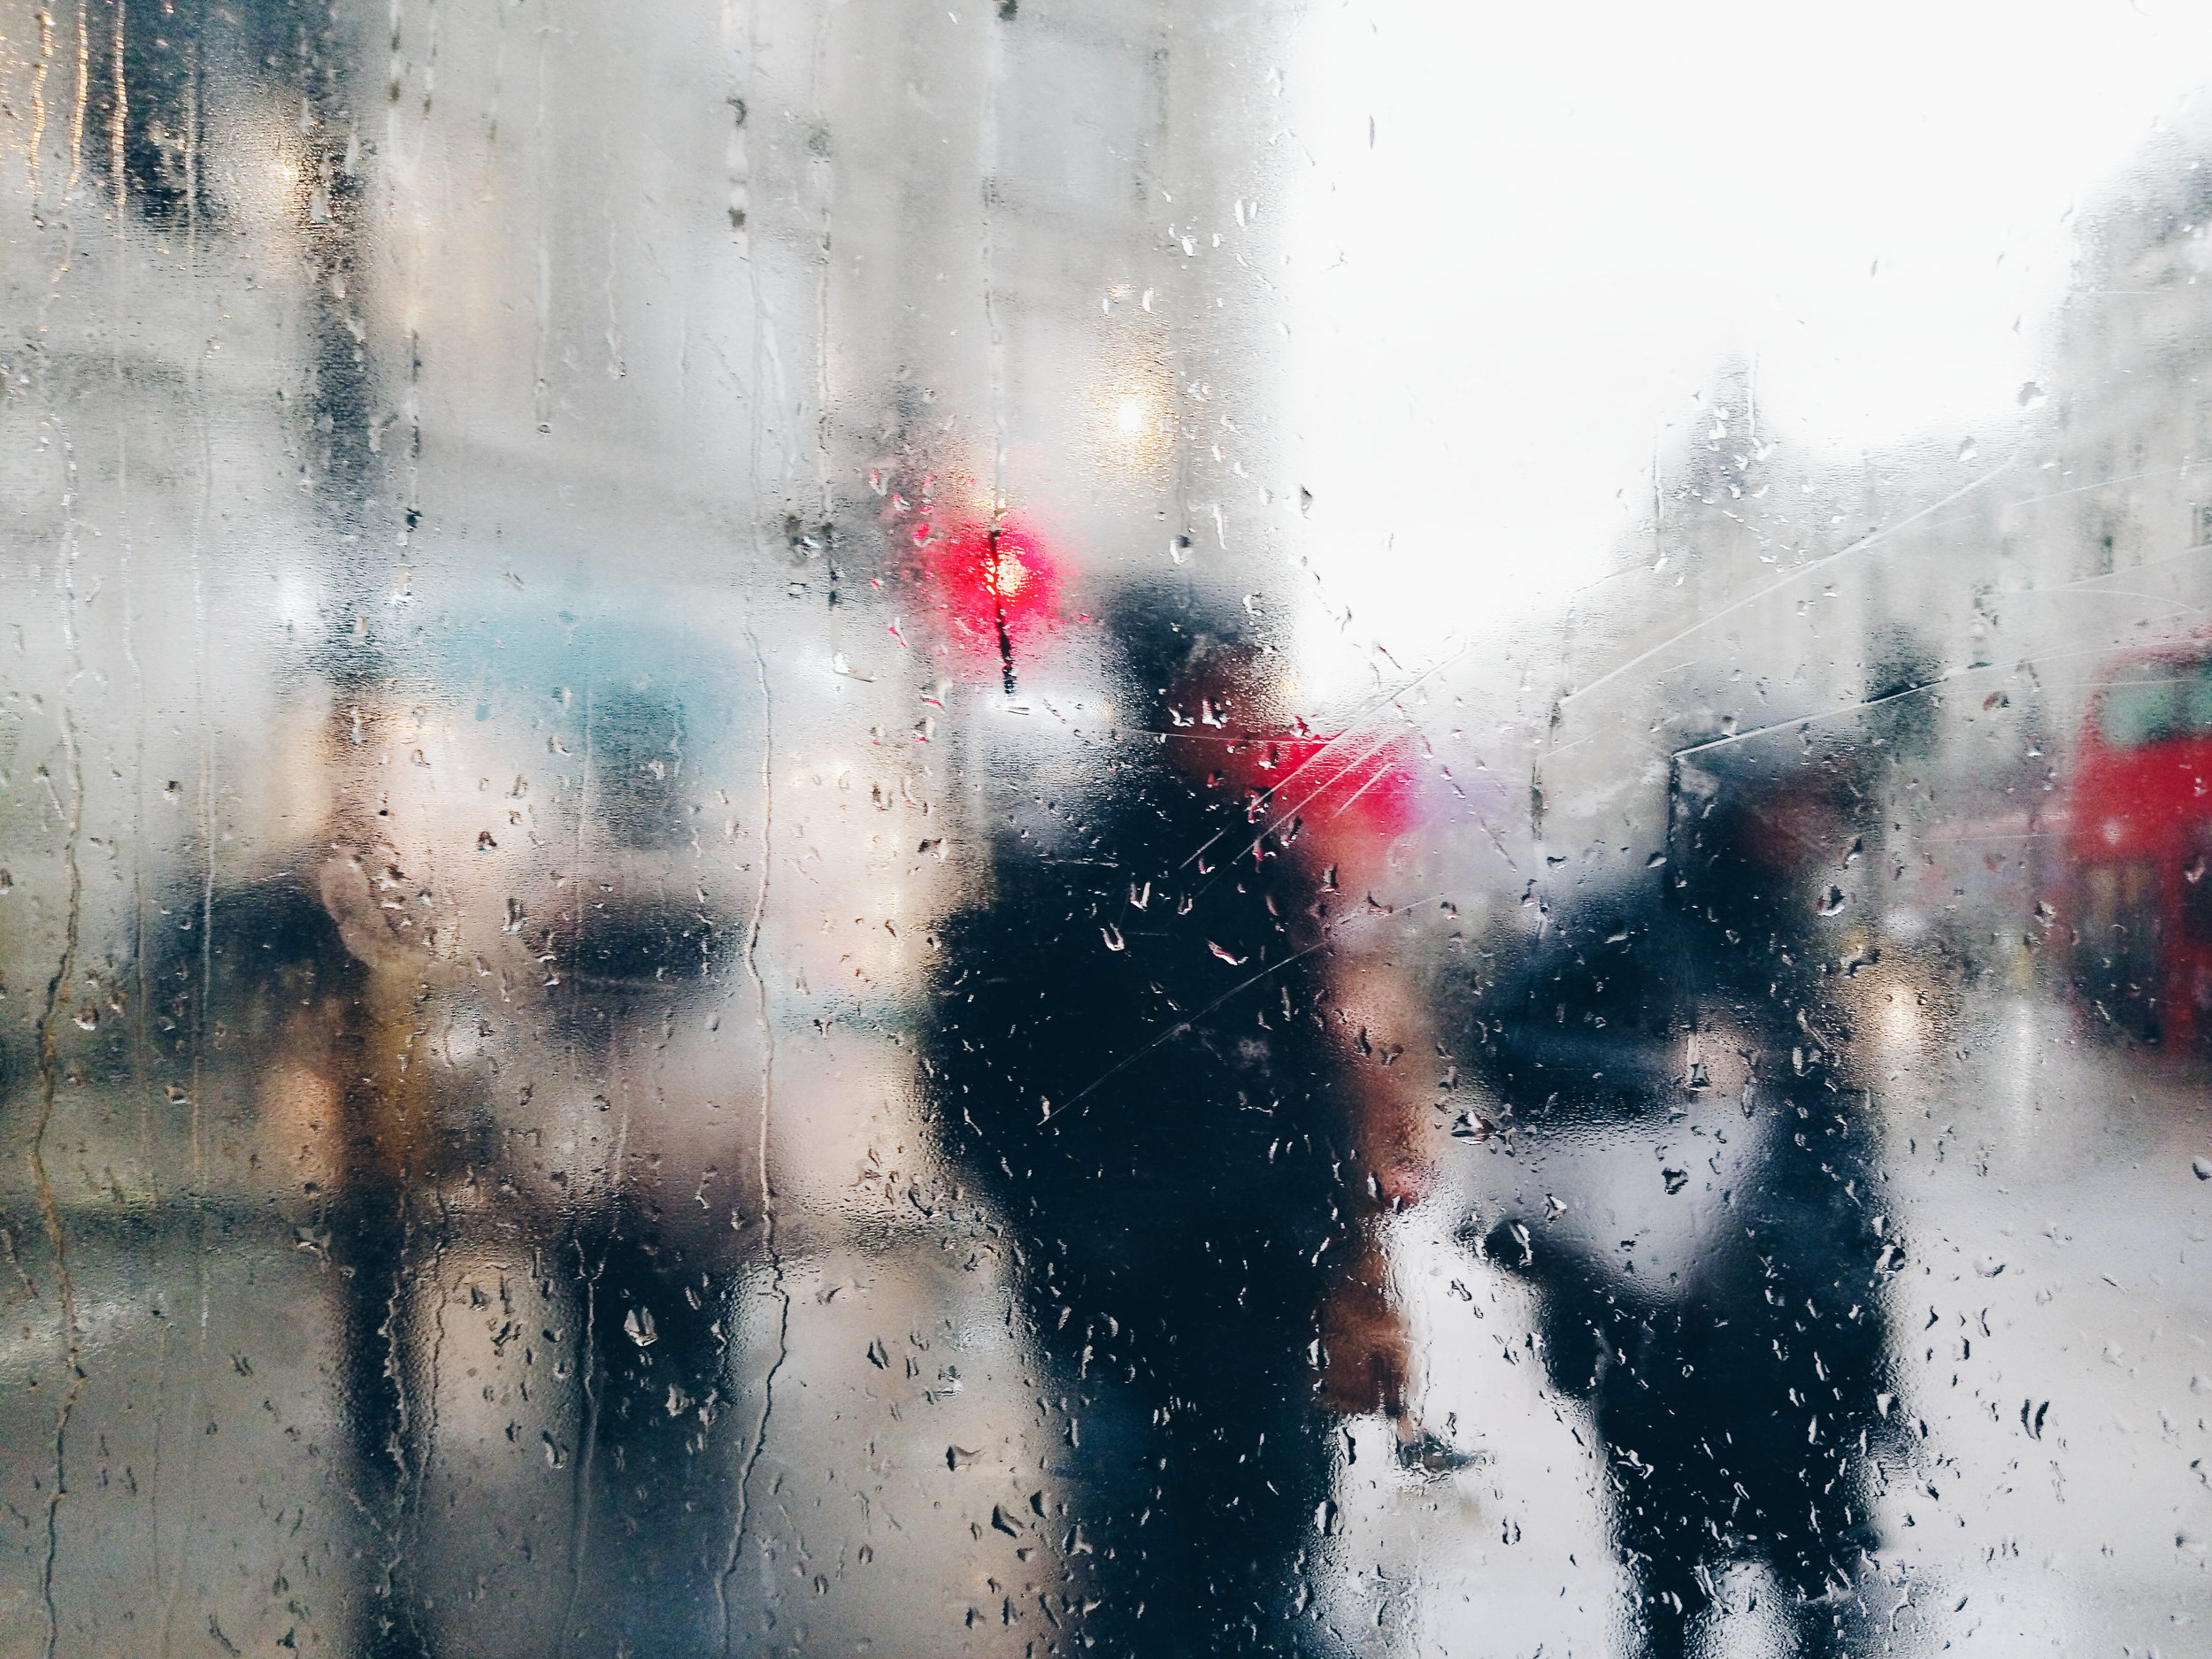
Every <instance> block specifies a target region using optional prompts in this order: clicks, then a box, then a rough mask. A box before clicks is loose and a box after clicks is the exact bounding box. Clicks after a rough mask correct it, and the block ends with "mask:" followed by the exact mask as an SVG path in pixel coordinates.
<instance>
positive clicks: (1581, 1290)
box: [1485, 759, 1893, 1659]
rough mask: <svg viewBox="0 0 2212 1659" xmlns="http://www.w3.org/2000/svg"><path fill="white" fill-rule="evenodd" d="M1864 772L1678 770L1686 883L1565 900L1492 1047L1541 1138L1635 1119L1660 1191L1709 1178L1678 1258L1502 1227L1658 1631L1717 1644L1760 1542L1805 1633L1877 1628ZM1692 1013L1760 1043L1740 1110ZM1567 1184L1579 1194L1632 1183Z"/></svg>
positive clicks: (1679, 856) (1741, 1042)
mask: <svg viewBox="0 0 2212 1659" xmlns="http://www.w3.org/2000/svg"><path fill="white" fill-rule="evenodd" d="M1862 782H1863V780H1862V779H1861V778H1860V777H1859V776H1858V775H1857V773H1856V772H1855V770H1854V768H1853V767H1851V766H1850V765H1849V764H1833V765H1823V764H1819V763H1817V762H1816V763H1813V764H1806V765H1790V766H1787V767H1784V768H1782V769H1780V770H1779V771H1775V770H1771V769H1768V770H1762V769H1761V768H1760V767H1759V766H1758V765H1757V764H1755V763H1754V762H1752V761H1751V760H1749V759H1747V760H1745V761H1744V762H1743V763H1742V764H1738V765H1736V766H1734V767H1732V768H1722V769H1717V770H1716V772H1714V773H1713V774H1710V775H1709V776H1708V777H1707V778H1705V779H1704V780H1703V787H1701V788H1699V789H1695V790H1681V789H1678V791H1677V795H1676V801H1675V813H1676V818H1675V826H1674V833H1673V841H1672V845H1671V849H1670V855H1671V856H1670V858H1669V860H1668V861H1667V864H1665V865H1664V866H1663V870H1664V874H1663V877H1662V878H1661V879H1663V880H1665V881H1667V882H1668V883H1669V886H1668V887H1667V888H1666V889H1664V891H1665V892H1666V894H1667V895H1668V897H1666V898H1662V897H1661V896H1660V895H1658V894H1657V893H1646V894H1644V895H1640V896H1638V897H1636V898H1633V899H1623V898H1619V897H1616V898H1615V899H1613V900H1612V901H1611V902H1604V903H1596V902H1594V903H1591V904H1588V905H1586V906H1584V907H1583V908H1582V909H1581V910H1579V911H1577V912H1570V913H1569V914H1566V915H1563V916H1561V917H1558V918H1555V921H1556V931H1555V933H1553V935H1552V937H1551V939H1550V940H1549V941H1548V943H1547V945H1546V947H1545V948H1544V949H1541V950H1540V951H1539V952H1538V953H1536V955H1535V956H1534V957H1533V958H1532V960H1531V962H1530V963H1529V964H1526V965H1525V968H1524V970H1523V973H1522V975H1521V978H1520V979H1519V982H1518V984H1517V987H1516V990H1515V995H1516V996H1517V1000H1518V1003H1519V1006H1518V1007H1517V1008H1509V1009H1507V1010H1504V1011H1503V1018H1502V1020H1501V1021H1500V1022H1499V1024H1500V1025H1501V1027H1502V1034H1501V1036H1500V1038H1499V1039H1498V1041H1496V1042H1495V1043H1494V1044H1493V1045H1492V1047H1491V1048H1490V1050H1489V1064H1490V1067H1491V1071H1492V1079H1493V1082H1494V1085H1495V1086H1496V1087H1499V1089H1500V1091H1501V1093H1502V1094H1503V1096H1504V1097H1505V1099H1506V1101H1507V1102H1508V1103H1509V1107H1510V1108H1511V1110H1513V1111H1514V1113H1515V1114H1516V1115H1517V1118H1518V1120H1519V1121H1518V1128H1517V1133H1518V1135H1519V1139H1520V1142H1521V1144H1522V1145H1523V1146H1524V1147H1530V1148H1540V1147H1542V1146H1543V1145H1544V1144H1545V1142H1546V1140H1547V1138H1548V1136H1551V1135H1553V1134H1555V1133H1564V1134H1569V1135H1574V1136H1579V1137H1582V1138H1584V1140H1585V1141H1588V1139H1589V1138H1590V1137H1592V1136H1593V1135H1596V1136H1600V1137H1603V1136H1605V1135H1606V1134H1607V1133H1608V1131H1610V1133H1611V1135H1612V1136H1613V1137H1615V1138H1617V1140H1618V1141H1619V1142H1620V1144H1623V1145H1626V1146H1630V1147H1632V1148H1634V1149H1635V1150H1636V1151H1638V1152H1639V1153H1641V1151H1642V1140H1641V1139H1640V1138H1639V1136H1640V1135H1646V1134H1647V1135H1650V1136H1655V1137H1657V1138H1658V1140H1657V1144H1658V1146H1659V1149H1660V1150H1661V1152H1662V1153H1663V1157H1662V1159H1661V1160H1660V1161H1658V1162H1657V1163H1655V1164H1654V1163H1646V1162H1642V1161H1641V1160H1640V1159H1636V1160H1621V1161H1620V1163H1621V1165H1622V1167H1630V1168H1632V1169H1633V1170H1634V1171H1635V1173H1634V1175H1633V1177H1632V1179H1635V1180H1638V1181H1640V1182H1645V1183H1649V1184H1650V1186H1651V1190H1652V1192H1653V1193H1654V1194H1659V1193H1661V1192H1663V1193H1664V1194H1665V1196H1664V1197H1663V1198H1661V1199H1659V1200H1658V1202H1660V1203H1662V1204H1678V1203H1679V1204H1684V1205H1688V1204H1692V1203H1695V1202H1701V1201H1702V1202H1705V1203H1707V1204H1708V1205H1709V1210H1708V1216H1709V1219H1708V1220H1707V1221H1706V1222H1705V1223H1704V1224H1703V1225H1702V1228H1701V1234H1700V1236H1699V1237H1698V1239H1697V1241H1696V1245H1695V1248H1694V1252H1693V1254H1692V1255H1691V1256H1690V1258H1689V1259H1687V1260H1686V1261H1680V1262H1678V1263H1675V1264H1674V1266H1673V1271H1668V1272H1660V1273H1655V1272H1652V1271H1648V1266H1647V1264H1646V1270H1645V1271H1639V1264H1638V1263H1637V1262H1636V1261H1635V1259H1634V1256H1633V1254H1632V1253H1627V1259H1625V1260H1617V1259H1613V1258H1612V1257H1611V1256H1609V1253H1608V1252H1607V1251H1606V1250H1604V1249H1603V1248H1601V1247H1600V1246H1599V1245H1598V1244H1597V1243H1595V1242H1594V1241H1593V1240H1590V1239H1589V1238H1588V1237H1587V1236H1586V1234H1585V1235H1579V1236H1578V1235H1577V1234H1576V1233H1574V1232H1573V1231H1572V1230H1571V1229H1570V1228H1568V1227H1566V1226H1564V1225H1563V1226H1560V1227H1557V1228H1555V1227H1553V1226H1551V1225H1548V1221H1547V1220H1546V1219H1544V1218H1540V1217H1532V1216H1527V1215H1507V1216H1505V1217H1502V1218H1500V1219H1498V1220H1496V1221H1495V1222H1494V1224H1493V1225H1490V1226H1489V1228H1488V1232H1487V1238H1486V1241H1485V1242H1486V1248H1487V1251H1488V1253H1489V1254H1490V1255H1491V1256H1492V1257H1493V1259H1494V1261H1495V1262H1497V1263H1499V1264H1500V1265H1502V1266H1503V1267H1504V1268H1506V1269H1507V1270H1509V1271H1514V1272H1517V1273H1519V1274H1522V1275H1525V1276H1526V1277H1527V1278H1528V1279H1531V1280H1532V1282H1533V1283H1534V1284H1535V1285H1536V1286H1538V1287H1539V1289H1540V1293H1541V1298H1540V1314H1539V1327H1540V1332H1541V1335H1542V1340H1543V1345H1544V1354H1545V1357H1546V1362H1547V1365H1548V1370H1549V1372H1550V1375H1551V1377H1552V1379H1553V1381H1554V1383H1555V1385H1556V1386H1558V1387H1560V1388H1561V1389H1562V1390H1563V1391H1566V1392H1569V1393H1571V1394H1576V1395H1578V1396H1580V1397H1582V1398H1584V1399H1586V1401H1587V1402H1588V1403H1589V1409H1590V1411H1591V1414H1592V1419H1593V1422H1594V1426H1595V1428H1596V1431H1597V1433H1598V1436H1599V1438H1600V1440H1601V1448H1602V1451H1603V1455H1604V1475H1603V1481H1604V1487H1605V1491H1606V1494H1607V1497H1608V1500H1609V1506H1608V1507H1609V1517H1610V1524H1611V1529H1612V1533H1613V1539H1614V1543H1615V1546H1616V1548H1617V1551H1618V1554H1619V1556H1620V1559H1621V1561H1622V1563H1623V1564H1624V1567H1625V1568H1626V1569H1627V1571H1628V1573H1629V1577H1630V1581H1631V1584H1632V1586H1633V1591H1634V1594H1635V1597H1636V1603H1637V1615H1636V1632H1637V1649H1638V1651H1640V1653H1642V1654H1643V1655H1647V1659H1675V1656H1676V1655H1686V1654H1688V1653H1690V1652H1692V1651H1694V1650H1698V1649H1697V1640H1698V1633H1697V1632H1698V1626H1699V1624H1700V1623H1701V1621H1702V1620H1704V1619H1705V1618H1706V1617H1707V1616H1708V1614H1709V1610H1710V1609H1713V1608H1714V1607H1715V1605H1716V1603H1717V1600H1718V1598H1719V1594H1720V1580H1721V1578H1723V1577H1724V1575H1725V1574H1726V1573H1727V1572H1728V1571H1729V1570H1730V1569H1731V1568H1732V1567H1733V1566H1736V1565H1739V1564H1746V1563H1755V1564H1757V1565H1760V1566H1763V1568H1765V1569H1766V1570H1767V1571H1769V1572H1770V1574H1771V1575H1772V1576H1773V1578H1774V1579H1775V1580H1777V1581H1778V1586H1779V1589H1780V1591H1781V1593H1782V1594H1783V1597H1784V1600H1785V1603H1786V1618H1787V1622H1788V1623H1789V1624H1790V1625H1791V1627H1792V1629H1793V1632H1794V1639H1795V1644H1796V1647H1795V1651H1797V1652H1798V1653H1799V1654H1801V1655H1820V1654H1832V1655H1842V1654H1847V1653H1849V1652H1852V1651H1854V1644H1855V1642H1856V1641H1857V1640H1859V1638H1860V1633H1861V1632H1863V1629H1864V1624H1863V1619H1864V1609H1863V1606H1862V1605H1861V1604H1860V1601H1859V1599H1858V1597H1857V1595H1856V1593H1855V1585H1856V1584H1857V1582H1858V1581H1859V1580H1860V1578H1862V1577H1863V1571H1864V1568H1865V1564H1866V1560H1867V1555H1868V1552H1869V1551H1870V1548H1871V1547H1872V1544H1873V1541H1874V1533H1873V1529H1872V1526H1871V1525H1870V1514H1869V1507H1870V1499H1871V1495H1872V1492H1873V1489H1874V1487H1873V1462H1874V1459H1875V1457H1876V1456H1877V1455H1879V1454H1881V1453H1882V1452H1883V1451H1884V1449H1885V1448H1886V1443H1887V1440H1888V1437H1889V1436H1890V1435H1891V1434H1892V1433H1893V1429H1892V1427H1891V1425H1889V1424H1888V1423H1887V1422H1886V1420H1885V1418H1884V1416H1883V1413H1882V1412H1881V1411H1880V1409H1878V1407H1879V1398H1878V1394H1879V1391H1880V1389H1881V1388H1882V1387H1883V1386H1884V1378H1885V1375H1886V1363H1887V1361H1886V1356H1887V1324H1886V1318H1885V1316H1884V1285H1885V1280H1886V1266H1887V1261H1886V1249H1887V1245H1888V1243H1889V1242H1890V1240H1889V1238H1888V1237H1886V1236H1885V1233H1886V1220H1885V1218H1884V1217H1883V1214H1882V1210H1883V1206H1882V1204H1881V1202H1879V1198H1878V1182H1879V1179H1880V1165H1879V1159H1878V1150H1879V1148H1878V1126H1877V1125H1876V1124H1875V1123H1874V1122H1873V1120H1872V1114H1871V1110H1870V1105H1869V1096H1868V1094H1866V1093H1865V1092H1864V1091H1863V1090H1862V1089H1859V1088H1856V1087H1852V1080H1853V1074H1854V1065H1853V1056H1852V1055H1851V1054H1850V1052H1849V1044H1848V1039H1847V1035H1846V1034H1845V1033H1844V1031H1843V1028H1842V1026H1841V1024H1840V1021H1839V1017H1838V1015H1837V1012H1836V1010H1835V1008H1834V1004H1833V999H1832V996H1831V995H1830V994H1829V992H1828V990H1827V989H1826V988H1825V987H1826V985H1827V983H1828V972H1830V971H1832V967H1833V965H1834V964H1823V963H1822V961H1821V959H1820V956H1821V946H1820V942H1819V941H1818V940H1817V939H1816V937H1814V936H1813V934H1812V931H1811V929H1812V925H1813V924H1814V922H1815V920H1816V916H1817V914H1818V908H1819V907H1818V902H1817V895H1816V884H1817V882H1818V881H1819V879H1820V877H1821V872H1822V870H1823V869H1824V866H1825V864H1827V863H1828V862H1831V861H1830V859H1829V857H1828V855H1829V853H1830V851H1831V850H1832V849H1835V848H1838V847H1839V846H1846V845H1848V844H1849V843H1850V842H1851V841H1852V839H1853V837H1852V834H1851V833H1850V831H1851V829H1852V827H1853V826H1855V825H1861V824H1862V823H1863V819H1864V818H1865V813H1864V811H1863V808H1862V806H1861V804H1860V801H1861V790H1860V786H1861V783H1862ZM1693 1034H1695V1035H1696V1038H1697V1040H1699V1041H1703V1042H1704V1043H1706V1044H1708V1045H1710V1044H1712V1043H1714V1042H1715V1041H1716V1039H1719V1040H1721V1041H1724V1042H1726V1043H1729V1044H1732V1045H1733V1046H1735V1047H1736V1048H1738V1049H1739V1050H1740V1058H1741V1059H1742V1060H1743V1061H1744V1062H1745V1063H1746V1064H1747V1071H1748V1076H1747V1078H1746V1079H1743V1080H1742V1084H1741V1090H1740V1097H1739V1098H1740V1107H1741V1110H1740V1114H1739V1113H1737V1112H1735V1111H1732V1110H1725V1107H1724V1102H1720V1101H1719V1100H1718V1098H1717V1095H1718V1094H1719V1093H1722V1092H1724V1091H1711V1090H1709V1079H1708V1077H1707V1076H1706V1066H1705V1064H1704V1063H1703V1062H1700V1061H1693V1062H1692V1064H1691V1066H1690V1068H1689V1069H1688V1071H1687V1073H1686V1072H1685V1069H1684V1067H1683V1066H1682V1065H1680V1064H1671V1065H1670V1064H1669V1061H1670V1060H1671V1058H1672V1057H1673V1056H1679V1055H1680V1053H1681V1052H1682V1043H1683V1041H1684V1039H1685V1038H1686V1037H1690V1036H1692V1035H1693ZM1694 1052H1696V1050H1695V1049H1693V1053H1694ZM1594 1074H1595V1075H1594ZM1716 1107H1721V1108H1722V1110H1715V1109H1716ZM1685 1118H1692V1119H1694V1120H1696V1122H1695V1127H1694V1128H1693V1127H1692V1125H1689V1124H1686V1123H1684V1122H1683V1120H1684V1119H1685ZM1698 1136H1703V1137H1704V1138H1703V1139H1702V1140H1698V1139H1696V1138H1695V1137H1698ZM1684 1142H1688V1143H1690V1145H1689V1146H1685V1145H1683V1144H1681V1143H1684ZM1731 1142H1732V1144H1730V1143H1731ZM1691 1146H1694V1147H1695V1148H1696V1150H1695V1152H1694V1153H1693V1152H1692V1151H1691V1150H1690V1147H1691ZM1646 1156H1647V1155H1646ZM1670 1161H1674V1162H1678V1164H1679V1165H1680V1167H1678V1168H1668V1167H1666V1164H1667V1163H1668V1162H1670ZM1693 1181H1695V1182H1696V1183H1697V1184H1698V1187H1699V1188H1700V1194H1701V1195H1699V1194H1685V1195H1681V1196H1678V1194H1683V1189H1684V1188H1686V1187H1688V1186H1690V1184H1691V1183H1692V1182H1693ZM1661 1182H1663V1183H1664V1186H1663V1187H1661V1186H1660V1185H1659V1183H1661ZM1557 1199H1558V1202H1560V1203H1561V1204H1562V1205H1563V1206H1565V1207H1566V1209H1565V1211H1564V1212H1563V1213H1571V1211H1572V1210H1574V1209H1575V1208H1576V1207H1578V1206H1579V1207H1582V1208H1584V1209H1594V1210H1602V1211H1605V1212H1607V1213H1610V1214H1617V1213H1619V1212H1620V1210H1619V1206H1621V1204H1622V1199H1621V1195H1620V1194H1616V1193H1609V1192H1604V1191H1598V1190H1587V1191H1583V1190H1563V1191H1562V1192H1560V1193H1559V1194H1557ZM1620 1230H1625V1226H1623V1228H1622V1229H1620ZM1624 1242H1626V1241H1624ZM1754 1594H1758V1592H1754ZM1769 1594H1771V1589H1770V1590H1769Z"/></svg>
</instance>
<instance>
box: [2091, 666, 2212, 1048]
mask: <svg viewBox="0 0 2212 1659" xmlns="http://www.w3.org/2000/svg"><path fill="white" fill-rule="evenodd" d="M2067 817H2068V823H2067V826H2066V830H2065V839H2064V843H2063V845H2064V848H2065V876H2064V883H2063V886H2064V893H2063V899H2064V903H2065V909H2066V910H2068V911H2069V912H2070V914H2069V916H2068V920H2069V921H2070V923H2071V925H2072V932H2073V948H2072V961H2071V964H2070V965H2071V970H2072V972H2071V981H2072V986H2073V989H2074V992H2075V995H2077V996H2078V997H2079V998H2080V1000H2081V1002H2082V1005H2083V1007H2084V1009H2085V1011H2087V1012H2088V1013H2089V1014H2090V1015H2091V1017H2092V1020H2093V1024H2095V1025H2106V1024H2107V1023H2109V1025H2110V1026H2111V1027H2113V1028H2115V1029H2116V1031H2117V1032H2119V1033H2124V1034H2126V1035H2129V1036H2131V1037H2134V1038H2136V1039H2138V1040H2139V1041H2146V1042H2150V1043H2155V1044H2157V1045H2159V1046H2161V1047H2162V1048H2169V1049H2172V1050H2175V1051H2184V1050H2190V1049H2195V1048H2201V1047H2204V1046H2207V1045H2208V1042H2212V879H2208V877H2207V870H2208V861H2212V639H2204V638H2196V639H2190V640H2185V641H2170V642H2168V643H2165V644H2162V645H2158V646H2152V647H2147V648H2146V649H2142V650H2139V651H2133V652H2130V653H2129V654H2128V655H2126V656H2124V657H2119V658H2117V659H2116V660H2115V661H2113V662H2111V663H2109V664H2107V665H2106V668H2105V671H2104V673H2103V675H2102V676H2101V680H2100V682H2099V684H2098V686H2097V688H2096V691H2095V694H2094V695H2093V697H2092V698H2091V700H2090V704H2089V711H2088V715H2087V718H2085V721H2084V722H2083V727H2082V733H2081V741H2080V745H2079V747H2078V749H2077V750H2076V759H2075V774H2074V783H2073V788H2072V790H2071V800H2070V810H2069V812H2068V815H2067Z"/></svg>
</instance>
